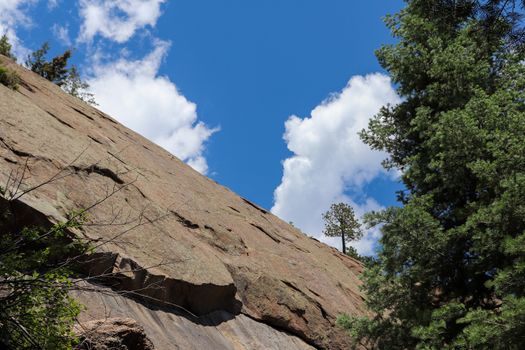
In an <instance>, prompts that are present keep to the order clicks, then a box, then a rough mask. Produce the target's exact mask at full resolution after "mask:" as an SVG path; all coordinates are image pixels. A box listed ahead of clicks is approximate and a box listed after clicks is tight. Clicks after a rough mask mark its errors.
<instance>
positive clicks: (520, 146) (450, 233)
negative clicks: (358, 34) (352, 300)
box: [339, 0, 525, 349]
mask: <svg viewBox="0 0 525 350" xmlns="http://www.w3.org/2000/svg"><path fill="white" fill-rule="evenodd" d="M520 4H521V2H520V3H518V2H517V1H510V0H507V1H498V0H487V1H470V0H456V1H450V0H410V1H407V6H406V8H405V9H403V10H402V11H401V12H400V13H398V14H396V15H393V16H388V17H387V18H386V23H387V25H388V27H389V28H390V29H391V30H392V33H393V35H394V36H395V37H396V38H397V39H398V42H397V43H396V44H394V45H387V46H383V47H382V48H381V49H380V50H378V52H377V56H378V58H379V61H380V63H381V65H382V66H383V67H384V68H385V69H386V70H387V71H388V72H389V73H390V75H391V76H392V79H393V81H394V82H395V83H396V85H397V87H398V92H399V94H400V95H401V96H402V97H403V98H404V100H403V102H402V103H400V104H399V105H397V106H386V107H384V108H383V109H382V110H381V112H380V113H379V114H378V115H377V116H376V117H375V118H374V119H372V120H371V122H370V124H369V128H368V130H366V131H363V132H362V134H361V136H362V139H363V140H364V141H365V142H366V143H368V144H369V145H370V146H371V147H373V148H375V149H378V150H384V151H386V152H388V154H389V159H388V160H386V161H385V163H384V164H385V166H386V167H387V168H398V169H400V170H401V171H402V180H403V183H404V184H405V187H406V190H405V191H403V192H401V193H399V200H400V202H401V204H402V207H392V208H388V209H386V210H384V211H382V212H379V213H370V214H369V215H367V217H366V221H367V223H368V224H369V225H372V226H373V225H378V224H382V233H383V237H382V239H381V242H380V243H381V245H382V250H381V251H380V253H379V254H378V257H377V259H376V260H375V262H374V263H373V264H371V266H369V267H368V268H367V270H366V271H365V273H364V276H363V279H364V291H365V292H366V294H367V301H366V303H367V306H368V307H369V309H370V311H371V313H372V314H373V315H374V316H373V317H372V318H370V319H369V318H355V317H348V316H343V317H341V318H340V319H339V323H340V324H341V325H343V326H344V327H346V328H348V329H349V331H350V333H351V335H352V336H353V337H354V339H356V340H357V341H358V342H360V343H361V344H363V345H366V346H367V347H371V348H379V349H411V348H418V349H452V348H454V349H462V348H465V349H467V348H468V349H471V348H476V349H477V348H480V349H520V348H522V346H523V345H522V344H524V343H525V339H524V334H525V142H524V140H525V104H524V101H525V66H524V65H523V59H524V58H525V55H524V52H525V50H524V45H523V38H524V37H525V36H524V35H523V34H524V30H523V27H522V26H521V23H522V22H521V17H520V16H521V13H522V12H523V9H522V8H520Z"/></svg>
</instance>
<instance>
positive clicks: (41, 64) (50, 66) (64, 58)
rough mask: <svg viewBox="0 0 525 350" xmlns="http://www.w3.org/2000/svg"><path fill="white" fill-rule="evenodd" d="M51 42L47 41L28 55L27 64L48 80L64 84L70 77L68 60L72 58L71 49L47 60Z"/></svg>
mask: <svg viewBox="0 0 525 350" xmlns="http://www.w3.org/2000/svg"><path fill="white" fill-rule="evenodd" d="M48 51H49V44H48V43H47V42H46V43H44V44H43V45H42V47H41V48H40V49H38V50H36V51H35V52H33V53H32V54H31V55H29V56H28V57H27V60H26V66H28V67H29V69H31V70H32V71H33V72H35V73H37V74H39V75H40V76H42V77H44V78H46V79H47V80H49V81H51V82H53V83H55V84H57V85H58V86H62V85H63V84H64V83H65V82H66V79H67V77H68V74H69V70H68V68H67V65H68V61H69V59H70V58H71V50H66V51H65V52H64V53H63V54H62V55H59V56H56V57H54V58H52V59H51V61H46V58H45V57H46V55H47V53H48Z"/></svg>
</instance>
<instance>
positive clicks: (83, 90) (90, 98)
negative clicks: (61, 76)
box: [62, 66, 97, 106]
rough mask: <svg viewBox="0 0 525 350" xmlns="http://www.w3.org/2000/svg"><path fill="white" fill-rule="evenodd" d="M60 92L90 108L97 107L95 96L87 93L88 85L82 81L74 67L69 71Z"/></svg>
mask: <svg viewBox="0 0 525 350" xmlns="http://www.w3.org/2000/svg"><path fill="white" fill-rule="evenodd" d="M62 90H64V91H65V92H67V93H68V94H70V95H72V96H75V97H78V98H79V99H81V100H82V101H84V102H87V103H89V104H90V105H92V106H96V105H97V102H96V101H95V96H94V95H93V94H92V93H91V92H89V84H88V83H87V82H85V81H84V80H82V78H81V77H80V74H79V73H78V70H77V67H76V66H72V67H71V68H70V69H69V73H68V76H67V78H66V80H65V82H64V84H63V85H62Z"/></svg>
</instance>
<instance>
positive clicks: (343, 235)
mask: <svg viewBox="0 0 525 350" xmlns="http://www.w3.org/2000/svg"><path fill="white" fill-rule="evenodd" d="M341 239H342V240H343V254H346V244H345V232H344V231H341Z"/></svg>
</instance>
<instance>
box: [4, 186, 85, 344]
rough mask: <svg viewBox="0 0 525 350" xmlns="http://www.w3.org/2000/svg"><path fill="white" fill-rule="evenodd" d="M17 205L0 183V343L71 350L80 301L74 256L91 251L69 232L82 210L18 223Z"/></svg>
mask: <svg viewBox="0 0 525 350" xmlns="http://www.w3.org/2000/svg"><path fill="white" fill-rule="evenodd" d="M17 208H18V207H17V205H16V204H14V202H13V201H11V200H10V198H9V196H8V195H7V193H6V191H4V190H3V189H2V188H0V237H1V239H0V348H3V347H2V346H6V347H7V348H9V349H17V350H18V349H20V350H25V349H42V350H72V349H73V348H74V347H75V345H76V344H77V342H78V340H77V336H76V335H75V334H74V333H73V325H74V323H75V320H76V317H77V316H78V314H79V313H80V311H81V305H80V304H79V303H78V302H77V301H75V300H74V299H73V298H72V297H71V296H69V293H68V292H69V291H70V290H71V289H73V287H74V286H73V284H72V281H71V279H70V277H71V271H70V269H71V268H72V267H73V266H72V261H73V260H74V259H72V258H71V257H72V256H78V254H83V253H85V252H87V251H88V250H89V246H88V245H87V244H86V243H85V242H83V241H82V240H81V239H79V238H76V237H75V236H74V235H72V234H70V233H69V230H70V229H74V228H79V227H80V226H82V224H83V223H84V221H85V217H86V216H85V213H84V212H82V211H79V212H76V213H72V214H71V215H70V216H69V218H68V220H67V221H66V222H65V223H60V224H56V225H54V226H52V227H49V228H44V227H39V226H35V227H32V226H26V227H22V228H20V227H19V222H18V221H17V219H16V217H17V215H16V213H17V211H18V209H17Z"/></svg>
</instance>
